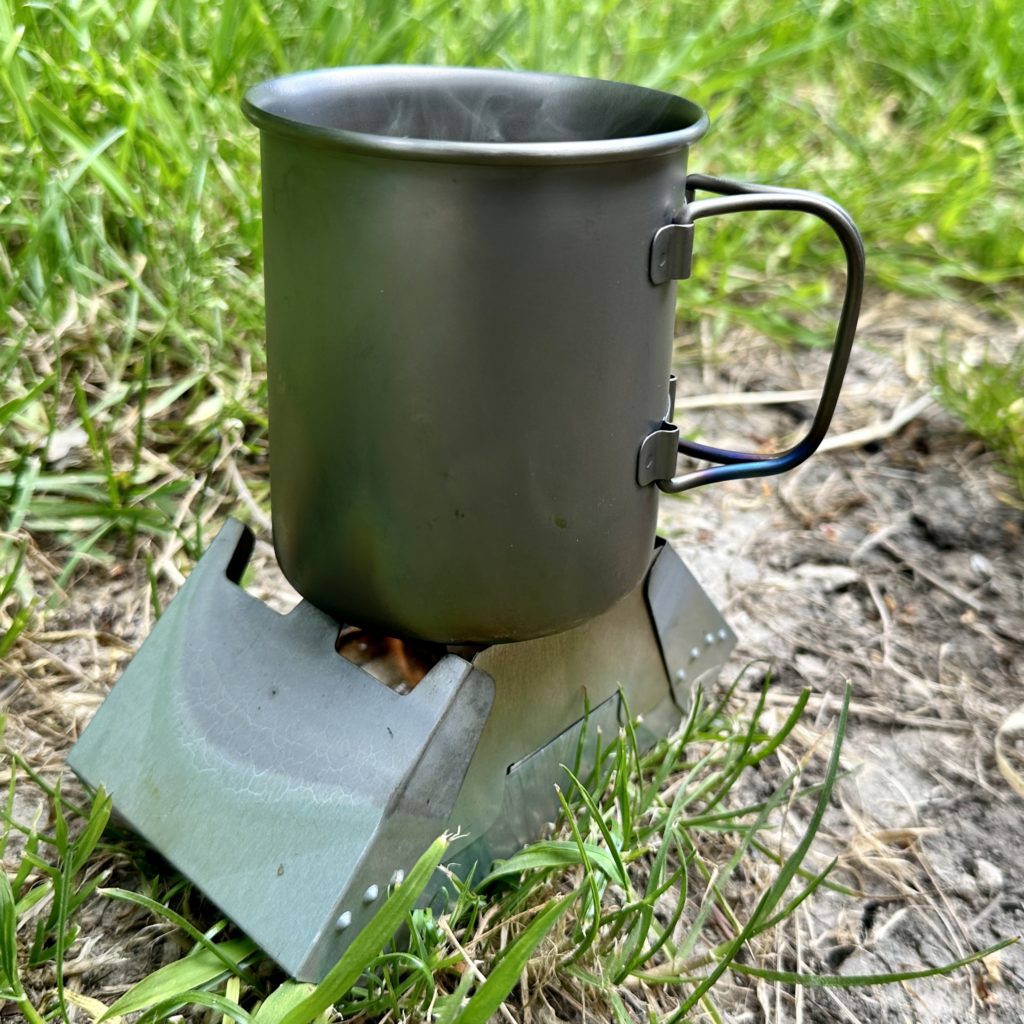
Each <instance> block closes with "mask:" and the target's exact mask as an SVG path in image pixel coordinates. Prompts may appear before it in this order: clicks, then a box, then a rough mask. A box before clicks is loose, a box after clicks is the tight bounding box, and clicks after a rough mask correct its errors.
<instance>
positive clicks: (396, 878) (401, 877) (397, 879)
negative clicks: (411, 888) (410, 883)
mask: <svg viewBox="0 0 1024 1024" xmlns="http://www.w3.org/2000/svg"><path fill="white" fill-rule="evenodd" d="M404 881H405V872H404V871H403V870H402V869H401V868H399V869H398V870H397V871H396V872H395V873H394V874H393V875H392V876H391V884H392V885H401V884H402V883H403V882H404Z"/></svg>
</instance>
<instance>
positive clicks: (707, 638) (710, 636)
mask: <svg viewBox="0 0 1024 1024" xmlns="http://www.w3.org/2000/svg"><path fill="white" fill-rule="evenodd" d="M714 642H715V634H714V633H705V634H704V643H706V644H707V645H708V647H710V646H711V645H712V644H713V643H714Z"/></svg>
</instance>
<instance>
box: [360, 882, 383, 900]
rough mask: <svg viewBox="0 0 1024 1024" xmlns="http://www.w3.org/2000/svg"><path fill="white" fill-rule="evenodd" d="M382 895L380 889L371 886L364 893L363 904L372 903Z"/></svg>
mask: <svg viewBox="0 0 1024 1024" xmlns="http://www.w3.org/2000/svg"><path fill="white" fill-rule="evenodd" d="M379 895H380V887H379V886H376V885H371V886H370V888H369V889H367V890H366V892H364V893H363V902H364V903H372V902H373V901H374V900H375V899H376V898H377V897H378V896H379Z"/></svg>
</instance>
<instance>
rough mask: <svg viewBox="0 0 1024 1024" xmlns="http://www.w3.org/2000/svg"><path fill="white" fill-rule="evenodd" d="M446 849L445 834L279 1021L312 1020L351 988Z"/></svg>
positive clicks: (296, 1023)
mask: <svg viewBox="0 0 1024 1024" xmlns="http://www.w3.org/2000/svg"><path fill="white" fill-rule="evenodd" d="M447 849H448V839H447V837H446V836H441V837H439V838H438V839H435V840H434V842H433V843H432V844H431V845H430V846H429V847H428V848H427V850H426V852H425V853H424V854H423V855H422V856H421V857H420V859H419V860H418V861H416V863H415V865H414V866H413V868H412V870H411V871H410V872H409V874H408V875H407V876H406V879H405V881H404V882H402V884H401V885H398V886H396V887H395V889H394V891H393V892H392V893H391V895H390V896H388V898H387V900H386V901H385V902H384V904H383V905H382V906H381V908H380V910H378V911H377V913H376V914H374V915H373V917H372V918H371V919H370V921H369V923H368V924H367V925H366V926H365V927H364V928H363V929H362V931H360V933H359V934H358V935H357V936H356V937H355V939H353V941H352V945H351V946H349V947H348V949H347V950H346V951H345V953H344V954H343V955H342V957H341V959H340V960H339V961H338V962H337V963H336V964H335V965H334V967H332V968H331V970H330V971H328V973H327V977H325V978H324V980H323V981H322V982H320V984H319V985H317V987H316V988H315V989H314V990H313V991H312V992H311V993H310V994H309V995H308V996H307V997H306V998H305V999H303V1000H302V1002H300V1003H299V1004H298V1005H297V1006H294V1007H292V1009H291V1010H289V1011H288V1013H286V1014H285V1015H284V1016H283V1017H282V1018H281V1022H280V1024H310V1022H311V1021H313V1020H314V1019H315V1018H316V1017H317V1016H318V1015H319V1014H321V1013H323V1011H324V1010H326V1009H327V1008H328V1007H329V1006H331V1005H332V1004H334V1003H335V1002H337V1001H338V1000H339V999H340V998H341V997H342V996H343V995H345V993H346V992H348V990H349V989H350V988H351V987H352V986H353V985H354V984H355V983H356V981H357V980H358V978H359V976H360V975H361V974H362V973H363V972H364V971H365V970H366V968H367V965H368V964H369V963H371V961H372V960H373V959H374V957H376V955H377V954H378V953H379V952H380V951H381V950H382V949H383V948H384V947H385V946H386V945H387V944H388V943H389V942H390V941H391V939H392V938H393V937H394V934H395V932H396V931H398V929H399V927H400V926H401V924H402V922H403V921H404V920H405V918H406V916H407V915H408V914H409V912H410V911H411V910H412V908H413V907H414V906H415V905H416V901H417V900H418V899H419V898H420V894H421V893H422V892H423V890H424V889H425V888H426V886H427V883H428V882H429V881H430V879H431V876H432V875H433V874H434V872H435V871H436V870H437V867H438V865H439V864H440V863H441V858H442V857H444V854H445V851H446V850H447Z"/></svg>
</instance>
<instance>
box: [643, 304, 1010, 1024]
mask: <svg viewBox="0 0 1024 1024" xmlns="http://www.w3.org/2000/svg"><path fill="white" fill-rule="evenodd" d="M940 337H944V338H945V341H946V343H947V344H950V343H951V344H954V345H956V346H957V347H958V349H959V350H960V351H962V352H964V353H965V354H966V355H967V356H968V358H969V357H970V354H971V351H972V350H980V349H981V348H982V347H985V348H988V349H989V350H992V349H993V348H994V349H997V350H998V348H999V347H1000V345H1006V344H1010V343H1014V342H1016V343H1019V339H1020V329H1019V328H1013V327H1008V326H1006V325H1002V324H994V323H991V322H988V321H986V320H985V319H984V318H983V317H979V316H977V315H973V314H971V313H969V312H966V311H964V310H963V309H962V308H958V307H944V306H937V305H936V304H933V303H920V304H915V303H912V302H908V301H907V300H905V299H895V298H892V297H890V298H888V299H879V300H877V301H875V302H873V303H869V304H868V307H867V310H866V313H865V316H864V319H863V323H862V328H861V333H860V339H859V344H858V348H857V351H856V354H855V356H854V358H853V361H852V364H851V367H850V371H849V373H848V375H847V388H846V392H845V397H844V399H843V401H842V403H841V408H840V409H839V411H838V413H837V416H836V420H835V423H834V428H833V432H832V436H833V442H832V443H833V444H835V443H836V442H835V438H836V436H837V435H838V439H839V444H838V447H837V448H836V450H833V451H831V452H828V453H825V454H821V455H819V456H816V457H815V458H814V459H812V460H811V461H810V462H808V463H806V464H805V465H804V466H803V467H801V468H799V469H798V470H796V471H794V472H793V473H791V474H789V475H788V476H787V477H782V478H775V479H774V480H764V481H751V482H744V483H737V484H731V485H725V486H721V487H718V488H708V489H707V490H706V491H705V492H704V493H702V494H700V495H699V496H695V497H694V498H693V499H691V500H681V501H672V502H666V503H665V505H666V507H665V510H664V515H663V523H664V528H665V530H666V531H667V532H668V533H669V534H670V535H672V536H674V537H675V540H676V544H677V547H678V549H679V550H680V552H681V553H682V555H683V557H684V559H685V560H686V561H687V562H688V563H689V565H690V566H691V568H692V569H693V570H694V571H695V573H696V574H697V575H698V577H699V578H700V579H701V581H702V583H703V584H704V585H705V587H706V589H707V590H708V591H709V592H710V593H711V594H712V595H713V597H714V598H715V599H716V601H717V602H718V604H719V606H720V607H721V608H723V609H724V610H725V613H726V616H727V618H729V619H730V621H731V624H732V625H733V627H734V629H735V630H736V632H737V633H738V634H739V636H740V644H739V647H738V649H737V651H736V654H735V656H734V659H733V662H734V664H733V668H734V670H735V671H742V670H743V668H744V667H745V666H747V665H748V664H749V663H751V662H752V663H754V664H753V665H752V666H751V667H750V668H748V669H747V672H746V676H745V685H746V686H748V687H750V688H751V689H755V688H756V687H757V686H758V685H759V683H760V681H761V680H762V679H763V677H764V673H766V672H770V673H771V677H772V689H771V692H770V696H769V704H775V705H776V706H777V707H778V709H779V710H780V711H782V710H784V709H788V707H789V706H791V704H792V701H793V699H794V698H795V696H796V695H797V694H798V693H799V692H800V690H801V689H802V688H804V687H809V688H810V689H811V690H812V694H813V695H812V698H811V703H810V706H811V707H812V708H816V709H817V711H818V715H819V719H820V720H821V721H823V722H824V721H827V720H828V717H829V716H830V714H831V713H834V711H835V709H836V708H837V706H838V704H839V700H840V698H841V695H842V692H843V689H844V687H845V685H846V683H847V681H849V682H850V683H851V684H852V686H853V706H852V714H851V723H850V727H849V731H848V734H847V739H846V743H845V746H844V765H845V766H846V767H847V768H849V769H852V770H853V773H852V775H851V776H850V777H849V778H848V779H846V780H844V782H843V783H842V785H841V786H840V788H839V792H840V796H839V800H838V801H837V805H836V807H835V808H834V810H833V813H832V815H831V817H830V819H829V820H828V822H827V828H826V830H825V833H826V836H827V838H824V837H823V838H824V849H825V850H827V851H828V852H829V853H830V854H831V855H835V856H838V857H839V859H840V872H841V877H844V878H845V879H846V880H847V881H848V882H850V883H852V884H853V885H855V886H856V887H857V888H858V889H860V890H861V891H862V892H863V894H864V895H863V897H862V898H860V899H856V900H850V899H847V898H845V897H844V898H839V897H832V896H831V895H830V896H829V897H826V898H823V899H820V900H818V901H817V902H816V903H815V904H814V906H813V907H812V908H811V909H810V910H809V911H808V912H807V913H805V914H802V915H798V918H797V920H798V922H799V926H800V927H801V929H802V932H801V935H800V936H799V941H797V940H796V939H794V938H793V937H792V936H791V937H790V939H789V941H788V942H787V941H786V940H785V939H782V940H780V943H781V945H780V950H779V954H780V958H781V960H782V961H783V962H787V963H788V964H789V967H788V969H790V970H793V969H796V967H797V962H798V961H799V967H800V970H802V971H803V972H805V973H818V972H827V971H838V972H839V973H841V974H846V975H865V974H875V973H885V972H888V971H897V970H912V969H916V968H919V967H927V966H938V965H939V964H942V963H948V962H950V961H953V960H956V959H958V958H960V957H963V956H964V955H966V954H968V953H970V952H972V951H974V950H978V949H982V948H985V947H987V946H989V945H991V944H993V943H995V942H997V941H998V940H1000V939H1002V938H1006V937H1010V936H1015V935H1019V934H1021V933H1022V931H1024V873H1022V872H1021V870H1020V865H1021V851H1022V849H1024V799H1022V796H1024V794H1022V791H1021V789H1020V788H1019V787H1020V782H1019V776H1018V775H1017V774H1016V773H1017V772H1018V771H1020V761H1019V749H1020V745H1021V743H1020V739H1021V737H1022V736H1024V730H1022V729H1021V726H1020V723H1019V721H1014V720H1013V719H1011V715H1012V713H1013V712H1014V710H1015V709H1016V708H1017V707H1018V705H1021V704H1022V703H1024V512H1022V511H1021V509H1020V507H1019V504H1018V506H1017V507H1014V505H1013V504H1011V503H1010V502H1009V501H1008V500H1006V499H1007V498H1011V500H1012V496H1011V495H1010V494H1009V491H1010V485H1009V483H1008V482H1007V481H1006V480H1005V478H1003V477H1002V476H1001V475H1000V474H999V473H998V472H997V470H996V469H995V467H994V462H993V459H992V457H991V455H989V454H988V453H986V452H985V451H984V449H983V448H982V447H981V446H980V445H979V444H978V443H977V442H976V441H973V440H972V439H971V438H969V437H967V436H965V434H964V432H963V430H962V428H961V427H960V425H959V424H958V422H957V421H955V420H954V419H953V418H951V417H950V416H949V415H948V414H946V413H945V412H944V411H942V410H941V408H939V407H938V406H934V405H933V406H930V407H929V408H927V409H926V410H924V411H923V412H922V413H921V415H919V416H918V417H916V418H914V419H913V421H912V422H910V423H909V424H907V425H906V426H905V427H904V428H903V429H902V430H900V431H899V432H898V433H896V434H895V435H894V436H889V437H883V438H880V439H879V440H877V441H875V442H872V443H870V444H869V445H867V446H863V445H857V444H855V445H854V446H853V447H850V448H846V447H845V446H844V444H843V443H842V439H843V434H844V432H848V431H854V430H857V429H860V428H863V427H865V426H867V425H870V424H876V423H885V422H886V421H888V420H890V419H891V418H892V415H893V413H894V412H896V411H898V410H899V409H900V408H902V407H906V406H907V405H908V404H909V403H911V402H912V401H913V400H914V399H915V398H916V397H917V396H918V395H921V394H922V393H926V392H927V387H926V384H925V382H924V381H923V379H922V377H923V374H924V369H925V367H924V365H923V361H922V360H921V358H920V357H921V355H922V350H925V351H926V350H929V349H931V348H932V347H933V346H937V345H938V344H939V341H940ZM736 344H737V346H739V345H740V344H741V340H740V339H737V342H736ZM751 345H752V346H756V345H757V342H756V339H753V340H751ZM684 354H685V350H684ZM752 364H753V366H756V369H753V368H752ZM736 365H737V366H740V367H742V370H741V372H742V373H743V376H742V377H740V376H737V375H735V374H733V372H732V371H731V370H730V366H731V362H730V361H729V360H728V359H722V360H720V361H718V362H717V363H716V364H715V366H714V367H713V372H712V375H711V378H710V379H709V375H708V366H707V363H706V362H705V363H703V365H701V364H695V365H694V364H690V365H688V364H687V363H686V362H685V361H681V363H680V366H679V372H680V375H681V381H680V383H681V388H680V394H682V395H686V394H690V395H693V394H703V393H704V392H707V391H716V390H717V391H734V390H746V389H748V388H751V389H752V388H757V389H762V390H767V389H793V388H800V387H814V386H815V384H816V383H818V382H819V381H820V380H821V376H822V374H823V371H824V365H825V358H824V354H823V353H817V352H810V353H809V352H806V351H801V352H785V351H780V350H778V349H770V348H767V347H763V346H761V347H758V348H757V354H756V357H755V358H753V359H751V358H750V357H749V355H747V356H746V357H745V358H742V359H737V360H736ZM709 385H710V386H709ZM806 408H807V407H806V406H800V407H796V406H792V407H790V406H782V407H778V406H774V407H770V408H765V407H760V408H759V407H747V408H743V409H730V410H725V411H722V410H718V411H713V412H707V413H704V414H700V415H701V419H700V420H699V421H698V422H697V423H695V424H693V425H694V426H696V427H697V428H698V429H699V430H700V433H701V438H702V439H707V440H710V439H712V438H723V439H728V440H729V441H731V442H733V443H735V444H736V446H737V447H748V448H749V447H753V448H754V450H759V449H761V450H770V449H772V448H773V447H776V446H779V445H782V446H785V444H786V443H787V442H788V443H791V439H792V438H793V437H794V436H795V434H794V431H799V429H800V427H801V426H802V425H803V421H804V419H805V417H806V412H805V410H806ZM685 415H686V416H692V415H694V414H692V413H688V414H685ZM677 420H678V421H679V422H680V424H681V425H683V426H684V429H687V427H689V426H690V424H689V423H687V422H686V419H685V416H684V415H683V414H681V415H679V416H677ZM881 432H883V431H880V433H881ZM850 440H851V442H853V441H856V435H854V436H852V437H851V438H850ZM713 443H717V441H715V442H713ZM725 443H728V442H727V441H726V442H725ZM1000 729H1002V730H1003V732H1002V733H1000ZM997 736H998V738H999V746H1000V751H1001V753H1002V755H1003V757H1002V766H1000V764H999V763H998V762H997V758H996V743H997ZM1014 784H1016V786H1017V788H1016V790H1015V788H1014ZM766 989H767V986H762V988H761V991H759V992H757V993H756V996H757V998H756V1000H754V1001H753V1005H751V1002H750V1001H749V1000H748V1003H747V1006H748V1011H747V1012H748V1014H749V1015H748V1016H747V1017H746V1018H745V1019H749V1020H751V1021H758V1020H788V1019H795V1017H794V1015H795V1014H796V1012H797V1009H798V1005H797V1002H798V1001H797V999H796V998H794V997H793V996H792V995H791V993H786V992H776V991H772V992H767V991H766ZM799 1002H800V1004H801V1005H800V1007H799V1009H800V1010H801V1012H802V1015H803V1017H802V1019H803V1020H808V1021H823V1022H825V1021H833V1020H835V1021H852V1020H859V1021H863V1022H874V1021H900V1022H911V1021H913V1022H922V1024H924V1022H929V1024H930V1022H936V1024H937V1022H939V1021H943V1022H945V1021H975V1020H978V1021H1021V1020H1024V950H1022V947H1021V946H1020V945H1016V946H1011V947H1010V948H1008V949H1006V950H1004V951H1003V952H1002V953H1001V954H999V955H998V956H997V957H994V958H993V959H992V960H990V961H987V962H985V964H984V965H983V966H980V967H978V968H976V969H974V970H969V969H967V970H963V971H961V972H959V973H958V974H957V975H955V976H953V977H952V978H949V979H947V978H934V979H928V980H924V981H918V982H914V983H908V984H905V985H902V986H899V985H892V986H887V987H885V988H875V989H870V990H862V991H851V990H842V991H838V990H832V991H830V990H826V989H812V990H807V991H805V992H803V993H802V994H801V996H800V1000H799Z"/></svg>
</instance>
